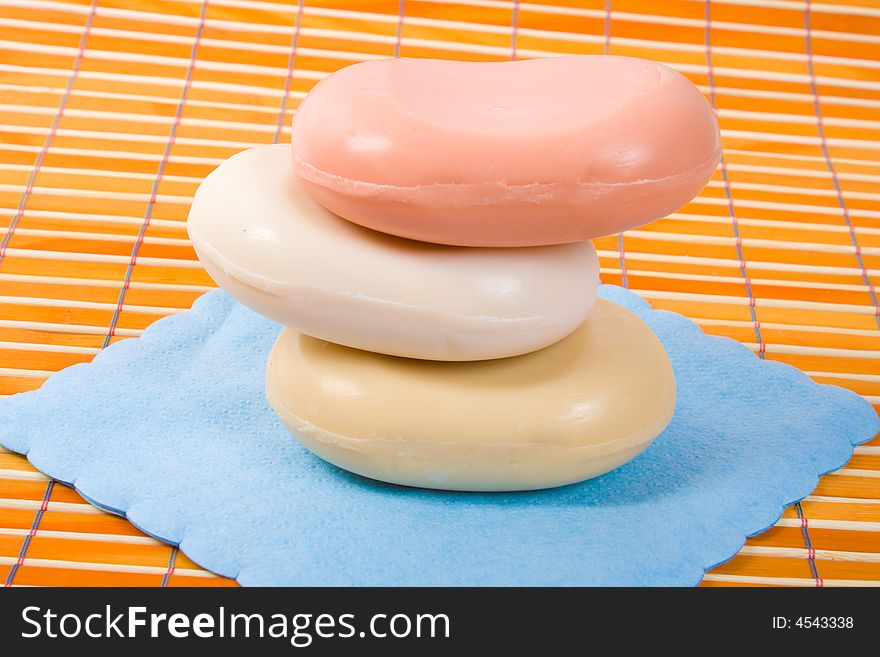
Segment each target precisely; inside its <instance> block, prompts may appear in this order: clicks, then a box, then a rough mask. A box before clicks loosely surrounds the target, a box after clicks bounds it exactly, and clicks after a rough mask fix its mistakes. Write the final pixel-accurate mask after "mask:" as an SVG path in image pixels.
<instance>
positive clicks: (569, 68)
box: [292, 55, 721, 246]
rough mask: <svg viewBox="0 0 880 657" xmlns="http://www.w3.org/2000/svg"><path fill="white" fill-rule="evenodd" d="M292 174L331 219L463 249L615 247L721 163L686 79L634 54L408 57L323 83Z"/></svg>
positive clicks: (707, 118)
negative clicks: (596, 243)
mask: <svg viewBox="0 0 880 657" xmlns="http://www.w3.org/2000/svg"><path fill="white" fill-rule="evenodd" d="M292 150H293V170H294V173H295V174H296V175H297V176H298V177H299V178H300V179H301V180H302V181H303V182H304V183H305V184H306V186H307V188H308V190H309V192H310V193H311V194H312V195H313V197H314V198H315V199H316V200H318V201H319V202H320V203H321V204H322V205H324V206H325V207H326V208H327V209H329V210H331V211H332V212H335V213H336V214H338V215H341V216H342V217H345V218H346V219H349V220H351V221H353V222H355V223H358V224H361V225H363V226H367V227H370V228H374V229H377V230H380V231H383V232H385V233H391V234H393V235H400V236H402V237H408V238H412V239H417V240H423V241H426V242H435V243H439V244H453V245H461V246H536V245H542V244H558V243H564V242H574V241H578V240H585V239H590V238H593V237H599V236H602V235H609V234H612V233H616V232H618V231H621V230H625V229H628V228H633V227H635V226H639V225H641V224H644V223H647V222H649V221H652V220H654V219H658V218H660V217H663V216H665V215H667V214H669V213H670V212H673V211H675V210H676V209H678V208H679V207H681V206H682V205H684V204H685V203H687V202H688V201H689V200H690V199H691V198H693V197H694V196H695V195H696V194H697V193H698V192H699V191H700V189H701V188H702V187H703V186H704V185H705V184H706V182H707V181H708V180H709V178H710V176H711V175H712V172H713V171H714V170H715V167H716V166H717V164H718V162H719V160H720V157H721V140H720V136H719V133H718V124H717V121H716V119H715V115H714V113H713V112H712V109H711V108H710V106H709V104H708V103H707V102H706V99H705V98H704V97H703V95H702V94H701V93H700V91H699V90H698V89H697V88H696V87H694V85H692V84H691V83H690V82H689V81H688V80H687V79H686V78H685V77H684V76H682V75H680V74H679V73H676V72H675V71H673V70H672V69H669V68H667V67H665V66H662V65H660V64H656V63H654V62H650V61H646V60H642V59H634V58H630V57H614V56H601V55H581V56H573V57H559V58H550V59H538V60H526V61H518V62H491V63H472V62H449V61H440V60H427V59H397V60H381V61H371V62H364V63H361V64H355V65H354V66H349V67H347V68H344V69H341V70H340V71H338V72H336V73H334V74H333V75H331V76H329V77H327V78H325V79H324V80H323V81H321V82H320V83H319V84H318V85H317V86H315V88H314V89H313V90H312V91H311V93H309V95H308V96H307V97H306V99H305V100H304V101H303V103H302V105H301V106H300V108H299V110H298V111H297V113H296V116H295V118H294V121H293V146H292Z"/></svg>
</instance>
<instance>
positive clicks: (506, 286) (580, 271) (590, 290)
mask: <svg viewBox="0 0 880 657" xmlns="http://www.w3.org/2000/svg"><path fill="white" fill-rule="evenodd" d="M187 230H188V232H189V236H190V238H191V240H192V242H193V246H194V247H195V250H196V252H197V254H198V256H199V258H200V260H201V261H202V263H203V264H204V265H205V268H206V269H207V271H208V273H209V274H210V275H211V276H212V277H213V278H214V280H215V281H217V283H218V284H220V285H221V286H222V287H223V288H224V289H226V290H227V291H228V292H229V293H230V294H232V295H233V296H234V297H236V298H237V299H238V300H239V301H241V302H242V303H244V304H245V305H248V306H250V307H251V308H253V309H254V310H256V311H257V312H260V313H262V314H263V315H265V316H267V317H269V318H270V319H273V320H275V321H277V322H280V323H282V324H285V325H287V326H290V327H293V328H295V329H297V330H298V331H300V332H302V333H305V334H307V335H311V336H315V337H317V338H321V339H323V340H329V341H331V342H337V343H339V344H343V345H347V346H350V347H356V348H359V349H367V350H370V351H376V352H380V353H384V354H394V355H400V356H408V357H412V358H427V359H437V360H480V359H487V358H500V357H505V356H511V355H518V354H523V353H527V352H530V351H534V350H536V349H541V348H542V347H546V346H548V345H550V344H553V343H554V342H556V341H558V340H560V339H562V338H564V337H565V336H566V335H568V334H569V333H571V332H572V331H573V330H575V328H577V327H578V326H579V325H580V324H581V322H583V320H584V319H585V318H586V317H587V316H588V314H589V312H590V309H591V308H592V305H593V302H594V300H595V296H596V288H597V286H598V270H599V265H598V259H597V257H596V252H595V250H594V249H593V247H592V245H591V244H589V243H579V244H566V245H558V246H547V247H536V248H529V249H467V248H460V247H449V246H440V245H435V244H426V243H423V242H416V241H412V240H404V239H400V238H398V237H394V236H390V235H385V234H383V233H378V232H376V231H373V230H369V229H366V228H363V227H361V226H358V225H355V224H353V223H351V222H348V221H345V220H343V219H340V218H339V217H337V216H335V215H333V214H332V213H330V212H328V211H327V210H326V209H324V208H323V207H322V206H321V205H319V204H318V203H317V202H316V201H314V200H313V199H312V198H311V197H310V196H309V195H308V194H307V193H306V190H305V189H304V188H303V186H302V185H301V184H300V183H299V182H298V181H297V180H296V179H295V178H294V176H293V175H292V174H291V171H290V152H289V146H266V147H261V148H255V149H252V150H249V151H244V152H242V153H239V154H237V155H234V156H233V157H231V158H229V159H228V160H227V161H225V162H224V163H223V164H221V165H220V166H219V167H218V168H217V169H216V170H215V171H214V172H212V173H211V174H210V175H209V176H208V177H207V178H206V179H205V181H204V182H203V183H202V185H201V186H200V187H199V189H198V191H197V192H196V195H195V198H194V200H193V204H192V208H191V210H190V214H189V218H188V220H187Z"/></svg>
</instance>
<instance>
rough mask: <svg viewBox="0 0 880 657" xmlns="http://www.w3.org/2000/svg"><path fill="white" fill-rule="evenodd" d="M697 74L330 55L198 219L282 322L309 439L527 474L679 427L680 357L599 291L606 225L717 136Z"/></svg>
mask: <svg viewBox="0 0 880 657" xmlns="http://www.w3.org/2000/svg"><path fill="white" fill-rule="evenodd" d="M720 152H721V151H720V138H719V134H718V126H717V123H716V121H715V117H714V114H713V113H712V111H711V109H710V108H709V106H708V104H707V103H706V101H705V99H704V98H703V97H702V95H701V94H700V93H699V91H698V90H697V89H696V88H695V87H694V86H693V85H691V84H690V82H688V81H687V80H686V79H685V78H684V77H682V76H681V75H679V74H678V73H676V72H674V71H671V70H670V69H667V68H665V67H663V66H661V65H659V64H655V63H652V62H647V61H643V60H638V59H631V58H625V57H605V56H577V57H564V58H558V59H545V60H535V61H524V62H509V63H508V62H505V63H462V62H442V61H434V60H406V59H402V60H387V61H375V62H368V63H364V64H356V65H354V66H350V67H348V68H345V69H342V70H341V71H339V72H337V73H335V74H333V75H331V76H329V77H328V78H326V79H325V80H323V81H322V82H320V83H319V84H318V85H316V86H315V88H314V89H313V90H312V92H311V93H310V94H309V95H308V97H307V98H306V99H305V100H304V101H303V103H302V104H301V106H300V108H299V110H298V112H297V114H296V117H295V119H294V123H293V139H292V152H291V147H290V146H268V147H263V148H257V149H252V150H249V151H245V152H243V153H239V154H238V155H235V156H233V157H232V158H230V159H229V160H227V161H226V162H224V163H223V164H221V165H220V166H219V167H218V168H217V169H216V170H215V171H214V172H213V173H211V174H210V175H209V176H208V177H207V178H206V179H205V181H204V182H203V184H202V185H201V186H200V188H199V190H198V192H197V193H196V196H195V198H194V201H193V205H192V209H191V211H190V216H189V220H188V223H187V228H188V231H189V235H190V237H191V239H192V242H193V246H194V247H195V249H196V252H197V254H198V255H199V258H200V259H201V260H202V262H203V263H204V265H205V267H206V269H207V270H208V272H209V273H210V274H211V276H212V277H213V278H214V280H215V281H217V283H218V284H220V285H221V286H222V287H223V288H224V289H226V290H227V291H228V292H229V293H230V294H232V295H233V296H235V297H236V298H238V299H239V300H240V301H242V302H243V303H245V304H246V305H248V306H250V307H251V308H253V309H255V310H257V311H258V312H260V313H262V314H264V315H266V316H267V317H269V318H271V319H273V320H275V321H278V322H279V323H281V324H283V325H285V326H286V327H287V328H286V329H285V330H283V331H282V333H281V335H280V337H279V338H278V341H277V343H276V345H275V348H274V349H273V351H272V354H271V356H270V358H269V363H268V368H267V378H266V386H267V396H268V399H269V401H270V404H271V405H272V407H273V408H274V409H275V411H276V413H277V414H278V415H279V417H280V418H281V419H282V420H283V421H284V422H285V423H286V424H287V426H288V427H289V428H290V429H291V431H292V432H293V434H294V435H295V436H296V437H297V438H298V439H299V440H300V441H301V442H302V443H303V444H304V445H305V446H306V447H308V448H309V449H310V450H311V451H312V452H314V453H315V454H316V455H318V456H320V457H321V458H324V459H326V460H328V461H330V462H331V463H334V464H336V465H338V466H340V467H343V468H346V469H348V470H351V471H353V472H357V473H359V474H363V475H365V476H368V477H372V478H376V479H380V480H383V481H388V482H392V483H398V484H405V485H411V486H423V487H429V488H443V489H451V490H482V491H501V490H527V489H537V488H545V487H549V486H559V485H563V484H567V483H573V482H576V481H581V480H583V479H586V478H589V477H593V476H596V475H599V474H602V473H604V472H607V471H609V470H611V469H613V468H615V467H618V466H619V465H621V464H623V463H625V462H627V461H628V460H630V459H632V458H634V457H635V456H636V455H637V454H639V453H640V452H641V451H642V450H644V449H645V448H646V447H647V446H648V445H649V444H650V443H651V442H652V441H653V440H654V438H656V436H657V435H659V434H660V433H661V432H662V430H663V429H664V428H665V426H666V425H667V423H668V422H669V421H670V419H671V418H672V413H673V410H674V406H675V381H674V377H673V374H672V368H671V366H670V364H669V361H668V359H667V357H666V353H665V351H664V350H663V347H662V345H661V344H660V342H659V340H658V339H657V338H656V337H655V336H654V335H653V333H651V331H650V330H649V329H648V328H647V327H646V326H645V325H644V324H643V323H642V322H641V321H640V320H639V319H638V318H636V317H635V316H634V315H632V314H631V313H629V312H628V311H626V310H624V309H623V308H620V307H618V306H616V305H614V304H612V303H611V302H608V301H605V300H602V299H597V298H596V290H597V285H598V260H597V257H596V252H595V250H594V249H593V246H592V244H591V243H590V242H589V241H588V240H589V239H590V238H592V237H597V236H601V235H607V234H611V233H615V232H618V231H620V230H623V229H626V228H631V227H633V226H637V225H641V224H644V223H646V222H648V221H651V220H653V219H656V218H658V217H661V216H664V215H665V214H667V213H669V212H671V211H673V210H675V209H677V208H678V207H680V206H681V205H683V204H684V203H686V202H687V201H689V200H690V199H691V198H692V197H693V196H694V195H695V194H696V193H698V192H699V190H700V189H701V188H702V187H703V185H704V184H705V183H706V181H707V180H708V179H709V177H710V176H711V174H712V172H713V171H714V169H715V167H716V166H717V164H718V161H719V159H720Z"/></svg>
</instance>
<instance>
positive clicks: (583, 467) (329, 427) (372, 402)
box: [266, 299, 675, 491]
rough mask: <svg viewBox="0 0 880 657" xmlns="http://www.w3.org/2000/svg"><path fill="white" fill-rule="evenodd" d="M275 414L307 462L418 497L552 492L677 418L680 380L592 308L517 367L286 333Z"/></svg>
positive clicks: (659, 349) (275, 371) (644, 342)
mask: <svg viewBox="0 0 880 657" xmlns="http://www.w3.org/2000/svg"><path fill="white" fill-rule="evenodd" d="M266 391H267V396H268V399H269V403H270V404H271V405H272V407H273V408H274V409H275V411H276V413H277V414H278V415H279V416H280V417H281V419H282V420H283V421H284V422H285V424H286V425H287V426H288V427H289V428H290V430H291V431H292V432H293V433H294V434H295V435H296V437H297V438H298V439H299V440H300V441H301V442H302V443H303V444H304V445H305V446H306V447H308V448H309V449H310V450H311V451H312V452H314V453H315V454H317V455H318V456H320V457H321V458H323V459H325V460H327V461H330V462H331V463H334V464H336V465H338V466H340V467H342V468H345V469H346V470H350V471H352V472H356V473H359V474H362V475H365V476H367V477H372V478H374V479H379V480H382V481H387V482H392V483H396V484H404V485H409V486H419V487H424V488H440V489H449V490H472V491H503V490H529V489H538V488H548V487H552V486H560V485H563V484H568V483H573V482H577V481H581V480H583V479H588V478H590V477H595V476H597V475H600V474H602V473H605V472H608V471H609V470H612V469H614V468H616V467H618V466H620V465H622V464H623V463H626V462H627V461H629V460H630V459H632V458H634V457H635V456H636V455H637V454H639V453H640V452H641V451H642V450H644V449H645V448H646V447H647V446H648V445H649V444H650V443H651V442H652V441H653V440H654V438H655V437H656V436H657V435H658V434H660V432H661V431H663V429H664V428H665V427H666V425H667V424H668V423H669V421H670V419H671V418H672V413H673V409H674V406H675V380H674V376H673V373H672V368H671V366H670V363H669V360H668V359H667V357H666V352H665V351H664V349H663V346H662V345H661V344H660V341H659V340H658V339H657V337H656V336H655V335H654V334H653V333H652V332H651V330H650V329H649V328H648V327H647V326H645V324H644V323H643V322H642V321H641V320H640V319H638V318H637V317H636V316H635V315H633V314H632V313H630V312H629V311H627V310H625V309H623V308H621V307H620V306H617V305H616V304H613V303H611V302H609V301H605V300H603V299H597V301H596V306H595V308H594V310H593V313H592V314H591V316H590V318H589V319H588V320H587V321H586V322H585V323H584V324H583V325H581V326H580V327H579V328H578V329H577V330H576V331H575V332H574V333H573V334H571V335H570V336H569V337H567V338H566V339H564V340H562V341H561V342H558V343H557V344H554V345H553V346H551V347H547V348H546V349H542V350H541V351H538V352H535V353H531V354H528V355H525V356H517V357H514V358H505V359H500V360H494V361H483V362H472V363H442V362H430V361H418V360H412V359H407V358H395V357H391V356H382V355H379V354H373V353H369V352H366V351H358V350H355V349H349V348H347V347H342V346H339V345H336V344H332V343H329V342H324V341H321V340H315V339H314V338H310V337H307V336H305V335H301V334H298V333H295V332H293V331H289V330H285V331H284V332H283V333H282V334H281V336H280V337H279V338H278V341H277V343H276V344H275V347H274V349H273V351H272V353H271V355H270V357H269V364H268V369H267V375H266Z"/></svg>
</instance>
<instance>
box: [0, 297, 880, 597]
mask: <svg viewBox="0 0 880 657" xmlns="http://www.w3.org/2000/svg"><path fill="white" fill-rule="evenodd" d="M601 295H602V296H603V297H605V298H607V299H610V300H612V301H615V302H617V303H619V304H621V305H623V306H626V307H627V308H629V309H630V310H632V311H633V312H635V313H636V314H638V315H639V316H640V317H641V318H642V319H643V320H645V322H647V324H648V325H649V326H650V327H651V328H652V329H653V330H654V331H655V332H656V334H657V335H658V336H659V337H660V339H661V340H662V341H663V344H664V345H665V346H666V349H667V351H668V353H669V357H670V359H671V360H672V364H673V367H674V368H675V374H676V378H677V380H678V405H677V408H676V412H675V417H674V419H673V421H672V423H671V424H670V426H669V427H668V429H667V430H666V431H665V432H664V433H663V435H662V436H660V437H659V438H658V440H657V441H656V442H655V443H654V444H653V445H652V446H651V447H650V448H649V449H648V450H647V451H645V452H644V453H643V454H642V455H641V456H639V457H638V458H637V459H636V460H634V461H632V462H631V463H629V464H627V465H625V466H624V467H622V468H620V469H618V470H616V471H614V472H612V473H609V474H607V475H605V476H602V477H599V478H597V479H594V480H592V481H588V482H585V483H582V484H576V485H572V486H567V487H564V488H559V489H555V490H548V491H540V492H529V493H510V494H507V493H504V494H500V493H495V494H476V493H446V492H435V491H425V490H416V489H409V488H403V487H399V486H393V485H387V484H382V483H378V482H375V481H372V480H369V479H365V478H362V477H359V476H357V475H352V474H349V473H347V472H344V471H342V470H340V469H338V468H335V467H333V466H331V465H328V464H326V463H324V462H323V461H321V460H319V459H318V458H316V457H314V456H312V455H311V454H310V453H309V452H307V451H306V450H305V449H304V448H302V447H301V446H300V445H299V443H298V442H297V441H296V440H295V439H293V438H292V437H291V436H290V434H289V433H288V432H287V430H286V429H285V428H284V427H283V426H282V425H281V423H280V422H279V421H278V420H277V419H276V418H275V416H274V414H273V413H272V411H271V410H270V409H269V407H268V405H267V403H266V401H265V399H264V392H263V373H264V366H265V360H266V355H267V353H268V351H269V348H270V347H271V345H272V343H273V341H274V339H275V337H276V335H277V333H278V330H279V329H278V326H277V325H274V324H272V323H271V322H269V321H267V320H265V319H263V318H262V317H260V316H258V315H256V314H254V313H253V312H251V311H250V310H247V309H246V308H244V307H243V306H241V305H239V304H238V303H236V302H235V301H233V300H232V299H231V298H230V297H229V296H227V295H226V294H224V293H223V292H219V291H217V292H211V293H209V294H207V295H205V296H204V297H203V298H201V299H200V300H199V301H198V302H196V304H195V306H194V307H193V310H192V312H190V313H187V314H184V315H177V316H173V317H169V318H166V319H163V320H161V321H158V322H156V323H155V324H153V325H152V326H151V327H150V328H149V329H148V330H147V331H145V332H144V334H143V336H142V337H141V338H140V339H136V340H126V341H123V342H120V343H119V344H116V345H114V346H112V347H111V348H109V349H107V350H106V351H104V352H102V353H101V354H100V355H98V356H97V357H96V358H95V360H94V362H93V363H91V364H83V365H76V366H74V367H70V368H68V369H66V370H64V371H62V372H60V373H58V374H56V375H55V376H53V377H51V378H50V379H49V380H48V381H47V382H46V383H45V385H44V386H43V387H42V388H41V389H40V390H38V391H35V392H29V393H25V394H20V395H15V396H13V397H10V398H8V399H6V400H3V401H2V402H0V442H2V444H3V445H5V446H6V447H7V448H9V449H12V450H15V451H17V452H22V453H25V454H27V455H28V458H29V459H30V460H31V462H32V463H33V464H34V465H35V466H36V467H37V468H39V469H40V470H42V471H43V472H45V473H46V474H48V475H51V476H52V477H54V478H56V479H58V480H60V481H63V482H66V483H70V484H72V485H74V486H76V488H77V489H78V490H79V491H80V492H81V493H82V494H83V495H84V496H85V497H86V498H87V499H89V500H90V501H91V502H93V503H94V504H95V505H97V506H99V507H101V508H103V509H107V510H110V511H113V512H116V513H120V514H124V515H126V516H127V517H128V518H129V519H130V520H131V521H132V522H133V523H134V524H136V525H137V526H138V527H140V528H141V529H143V530H144V531H146V532H147V533H149V534H152V535H153V536H156V537H158V538H161V539H162V540H165V541H168V542H170V543H179V544H180V547H181V549H182V550H183V551H184V552H185V553H186V554H187V555H188V556H189V557H190V558H192V559H193V560H195V561H196V562H198V563H200V564H201V565H203V566H204V567H206V568H209V569H210V570H213V571H215V572H218V573H220V574H223V575H227V576H230V577H235V578H237V579H238V580H239V581H240V582H241V583H242V584H245V585H340V584H341V585H348V584H351V585H693V584H696V583H698V582H699V581H700V579H701V577H702V576H703V573H704V571H705V570H707V569H709V568H711V567H712V566H714V565H716V564H718V563H721V562H723V561H725V560H727V559H729V558H730V557H731V556H733V554H734V553H736V551H737V550H738V549H739V547H740V546H741V545H742V544H743V540H744V538H745V537H746V536H748V535H752V534H755V533H757V532H760V531H762V530H764V529H765V528H767V527H768V526H770V525H772V524H773V523H774V522H775V521H776V519H777V518H778V517H779V515H780V513H781V512H782V509H783V507H784V506H785V505H787V504H791V503H793V502H795V501H796V500H798V499H801V498H803V497H804V496H806V495H807V494H809V493H810V491H811V490H812V489H813V488H814V487H815V485H816V481H817V477H818V476H819V475H820V474H822V473H825V472H828V471H829V470H833V469H835V468H837V467H840V466H841V465H843V464H844V463H845V462H846V461H847V460H848V459H849V457H850V455H851V454H852V448H853V446H854V445H856V444H858V443H861V442H864V441H866V440H869V439H870V438H872V437H873V436H874V434H875V433H876V432H877V430H878V419H877V416H876V414H875V413H874V411H873V409H872V408H871V406H869V405H868V404H867V403H866V402H865V401H864V400H862V399H861V398H860V397H858V396H857V395H855V394H853V393H851V392H848V391H846V390H843V389H841V388H837V387H833V386H822V385H817V384H815V383H813V382H812V381H810V380H809V379H808V378H807V377H806V376H805V375H804V374H802V373H801V372H799V371H797V370H795V369H794V368H791V367H788V366H786V365H781V364H778V363H772V362H763V361H761V360H759V359H758V358H755V356H754V355H753V354H752V353H751V352H750V351H749V350H748V349H746V348H745V347H743V346H741V345H739V344H737V343H736V342H734V341H732V340H728V339H725V338H717V337H710V336H706V335H704V334H703V333H702V332H701V331H700V330H699V329H698V328H697V326H696V325H695V324H693V323H692V322H691V321H689V320H687V319H685V318H683V317H681V316H680V315H676V314H673V313H668V312H663V311H655V310H652V309H651V308H650V307H649V306H648V304H647V303H646V302H645V301H643V300H642V299H641V298H640V297H638V296H636V295H635V294H633V293H631V292H628V291H626V290H623V289H621V288H618V287H612V286H607V285H606V286H602V288H601Z"/></svg>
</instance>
